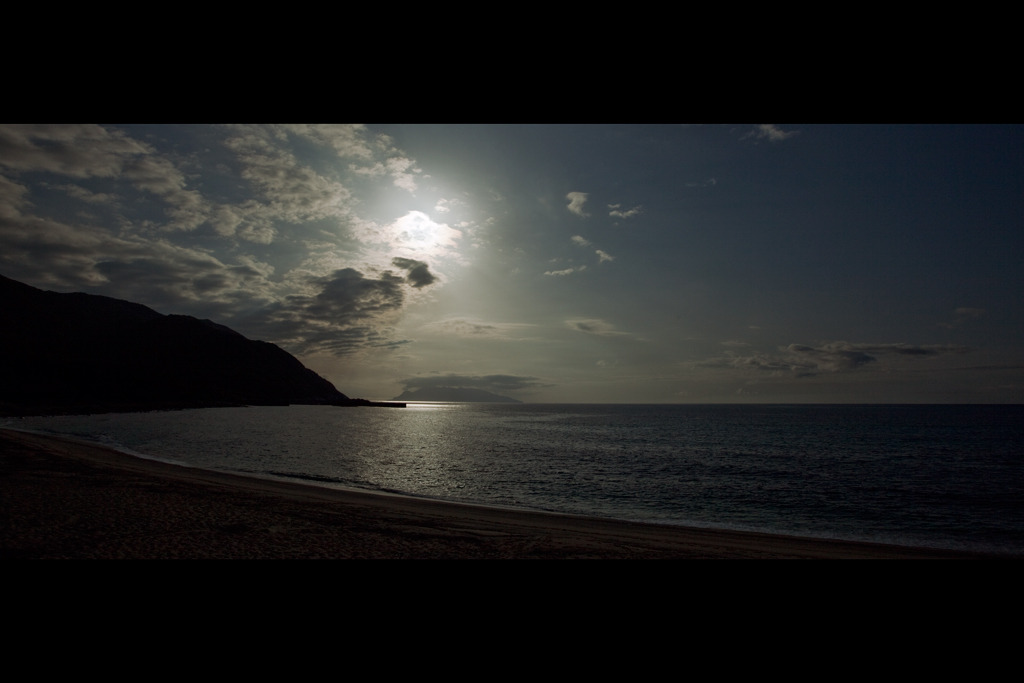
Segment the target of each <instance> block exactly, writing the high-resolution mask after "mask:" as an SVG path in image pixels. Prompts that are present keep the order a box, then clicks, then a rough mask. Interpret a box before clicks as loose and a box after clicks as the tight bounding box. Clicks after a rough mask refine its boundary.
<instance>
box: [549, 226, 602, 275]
mask: <svg viewBox="0 0 1024 683" xmlns="http://www.w3.org/2000/svg"><path fill="white" fill-rule="evenodd" d="M572 241H573V242H574V243H576V245H577V246H580V247H590V246H593V244H592V243H591V242H590V240H588V239H586V238H585V237H582V236H581V235H573V236H572ZM594 253H595V254H597V262H598V263H599V264H601V263H604V262H605V261H614V260H615V257H614V256H612V255H611V254H609V253H608V252H606V251H603V250H601V249H595V250H594ZM584 267H585V266H580V267H579V268H577V269H576V270H583V268H584ZM571 272H573V270H572V269H569V270H568V271H556V272H548V273H545V275H568V274H570V273H571Z"/></svg>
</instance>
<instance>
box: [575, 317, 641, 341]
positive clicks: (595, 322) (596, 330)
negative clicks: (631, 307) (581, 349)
mask: <svg viewBox="0 0 1024 683" xmlns="http://www.w3.org/2000/svg"><path fill="white" fill-rule="evenodd" d="M565 324H566V326H568V327H569V329H571V330H576V331H577V332H583V333H585V334H593V335H597V336H599V337H623V336H628V334H627V333H626V332H620V331H618V330H616V329H615V326H614V325H612V324H611V323H609V322H606V321H604V320H601V319H599V318H576V319H572V320H566V321H565Z"/></svg>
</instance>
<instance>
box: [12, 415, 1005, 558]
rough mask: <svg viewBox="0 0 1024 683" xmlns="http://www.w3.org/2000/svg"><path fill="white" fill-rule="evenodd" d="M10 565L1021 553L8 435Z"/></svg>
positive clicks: (981, 555) (992, 555)
mask: <svg viewBox="0 0 1024 683" xmlns="http://www.w3.org/2000/svg"><path fill="white" fill-rule="evenodd" d="M0 471H2V474H3V475H4V476H0V559H1014V558H1015V556H1011V555H1003V554H997V553H984V552H974V551H959V550H946V549H941V548H924V547H917V546H896V545H886V544H879V543H869V542H859V541H845V540H831V539H822V538H804V537H795V536H782V535H772V534H765V533H756V532H747V531H734V530H724V529H710V528H703V527H683V526H675V525H659V524H647V523H640V522H628V521H620V520H611V519H602V518H591V517H583V516H577V515H568V514H560V513H549V512H542V511H531V510H521V509H514V508H502V507H488V506H483V505H472V504H465V503H455V502H447V501H439V500H434V499H428V498H418V497H413V496H404V495H400V494H391V493H384V492H380V493H378V492H372V491H359V490H356V489H340V488H339V489H335V488H322V487H317V486H312V485H308V484H303V483H297V482H288V481H282V480H278V479H264V478H257V477H249V476H245V475H240V474H232V473H227V472H218V471H214V470H203V469H198V468H193V467H188V466H184V465H175V464H170V463H167V462H163V461H160V460H151V459H148V458H141V457H136V456H132V455H128V454H125V453H121V452H119V451H115V450H113V449H110V448H106V447H103V446H100V445H94V444H89V443H86V442H83V441H78V440H75V439H72V438H68V437H59V436H51V435H40V434H35V433H31V432H21V431H17V430H11V429H0Z"/></svg>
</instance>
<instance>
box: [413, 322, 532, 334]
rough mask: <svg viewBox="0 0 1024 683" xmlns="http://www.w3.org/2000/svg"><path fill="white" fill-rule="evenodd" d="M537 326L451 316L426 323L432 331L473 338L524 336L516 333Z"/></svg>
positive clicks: (425, 326)
mask: <svg viewBox="0 0 1024 683" xmlns="http://www.w3.org/2000/svg"><path fill="white" fill-rule="evenodd" d="M535 327H536V326H535V325H532V324H529V323H494V322H481V321H477V320H466V319H465V318H450V319H447V320H440V321H437V322H433V323H428V324H426V325H424V329H426V330H429V331H431V332H435V333H439V334H444V335H450V336H456V337H467V338H473V339H513V338H520V339H521V338H522V337H521V336H518V335H517V334H516V333H522V332H523V331H526V330H532V329H534V328H535Z"/></svg>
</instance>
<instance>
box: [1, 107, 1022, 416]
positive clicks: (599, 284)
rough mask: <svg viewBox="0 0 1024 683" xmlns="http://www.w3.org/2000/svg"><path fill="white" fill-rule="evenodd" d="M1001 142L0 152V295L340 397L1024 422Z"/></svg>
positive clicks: (127, 128) (245, 141) (231, 130)
mask: <svg viewBox="0 0 1024 683" xmlns="http://www.w3.org/2000/svg"><path fill="white" fill-rule="evenodd" d="M1022 266H1024V126H1021V125H1009V124H1006V125H1003V124H998V125H997V124H971V125H967V124H962V125H961V124H956V125H954V124H891V125H890V124H880V123H874V124H838V123H830V124H800V123H793V124H756V123H751V124H733V123H719V124H685V123H680V124H674V123H659V124H639V123H628V124H627V123H619V124H597V123H588V124H565V123H557V124H555V123H552V124H538V123H532V124H440V123H432V124H395V123H389V124H351V125H350V124H327V125H314V124H309V125H306V124H280V125H276V124H240V125H233V124H232V125H228V124H209V125H207V124H203V125H200V124H194V123H189V124H180V125H172V124H145V125H120V124H118V125H114V124H109V125H108V124H101V125H97V124H24V125H21V124H19V125H13V124H12V125H7V124H0V274H2V275H5V276H7V277H10V278H13V279H15V280H19V281H21V282H25V283H27V284H30V285H32V286H34V287H38V288H41V289H46V290H52V291H58V292H75V291H81V292H89V293H92V294H101V295H105V296H110V297H115V298H120V299H127V300H130V301H135V302H138V303H141V304H145V305H146V306H149V307H151V308H153V309H154V310H156V311H159V312H160V313H164V314H185V315H191V316H195V317H197V318H204V319H210V320H213V321H215V322H218V323H221V324H224V325H227V326H228V327H231V328H232V329H235V330H237V331H238V332H240V333H242V334H244V335H245V336H247V337H249V338H252V339H261V340H265V341H270V342H273V343H275V344H277V345H278V346H280V347H282V348H283V349H285V350H287V351H289V352H290V353H292V354H294V355H295V356H296V357H297V358H299V360H301V361H302V362H303V363H304V364H305V365H306V366H307V367H310V368H312V369H313V370H315V371H316V372H318V373H319V374H321V375H322V376H324V377H326V378H327V379H328V380H330V381H331V382H332V383H334V385H335V386H336V387H337V388H338V389H339V390H340V391H342V392H344V393H345V394H347V395H348V396H351V397H359V398H368V399H376V400H382V399H384V400H386V399H390V398H394V397H395V396H397V395H399V394H400V393H402V392H403V391H404V390H406V389H418V388H425V387H431V386H447V387H474V388H480V389H485V390H488V391H492V392H494V393H497V394H500V395H503V396H509V397H512V398H516V399H519V400H522V401H526V402H532V403H818V402H820V403H1020V402H1022V401H1024V297H1022V293H1024V267H1022Z"/></svg>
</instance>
